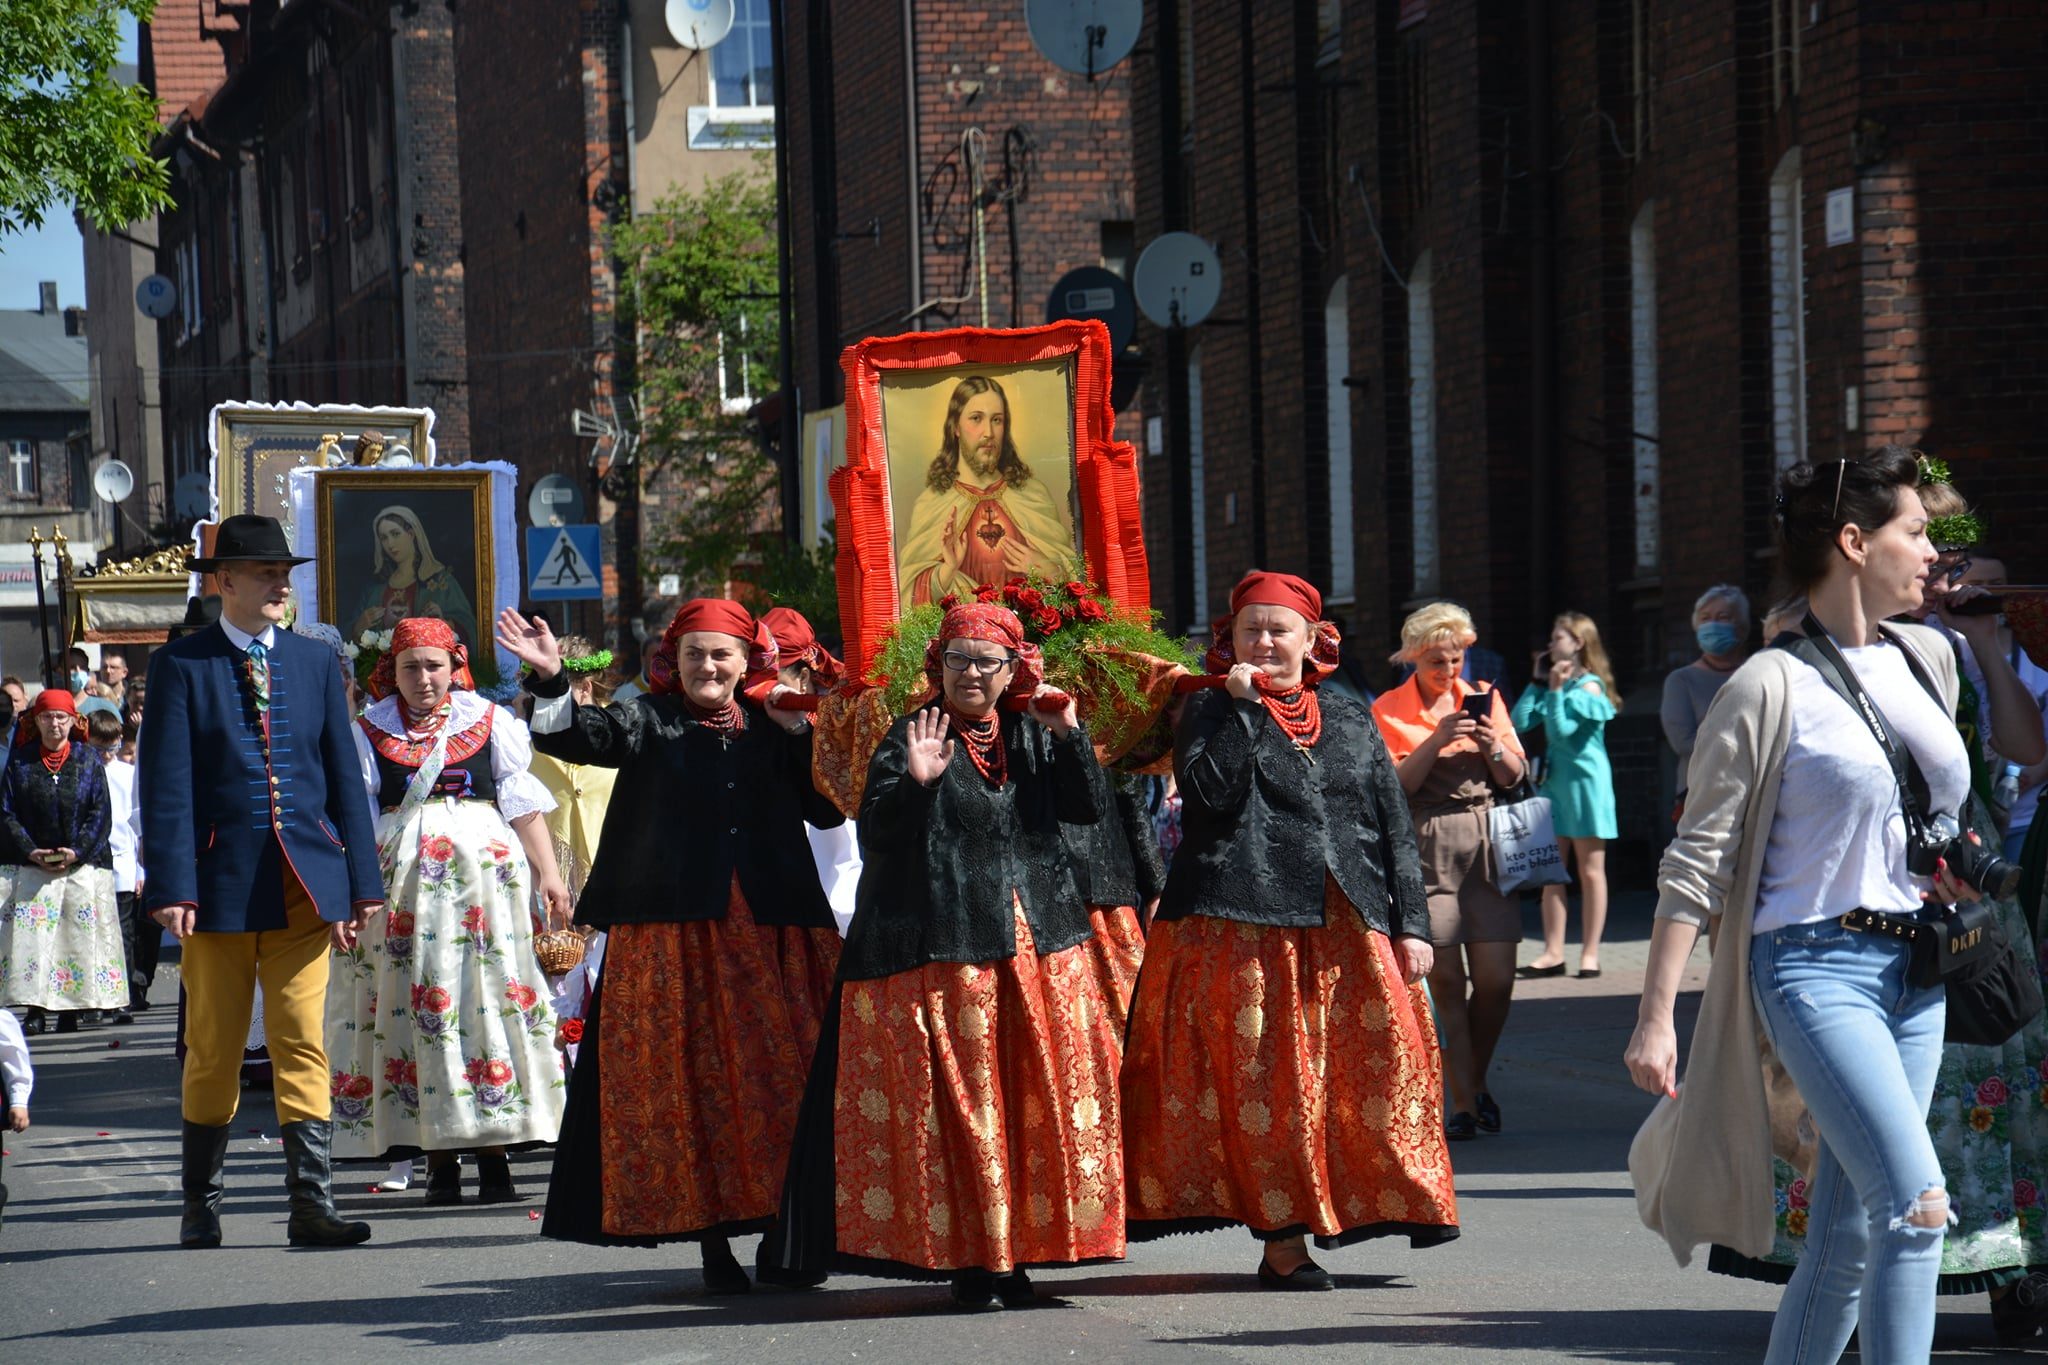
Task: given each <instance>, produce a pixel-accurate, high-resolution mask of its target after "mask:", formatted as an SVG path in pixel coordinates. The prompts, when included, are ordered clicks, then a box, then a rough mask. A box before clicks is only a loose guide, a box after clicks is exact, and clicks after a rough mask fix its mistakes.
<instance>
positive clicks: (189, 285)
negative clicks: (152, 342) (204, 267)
mask: <svg viewBox="0 0 2048 1365" xmlns="http://www.w3.org/2000/svg"><path fill="white" fill-rule="evenodd" d="M191 226H192V231H191V232H189V233H188V234H187V235H186V236H185V238H184V240H182V241H180V242H179V243H178V245H177V248H176V251H175V254H174V257H173V259H174V261H175V263H176V267H177V271H178V279H177V285H178V336H177V339H178V340H179V341H181V342H184V341H190V340H191V339H192V338H193V337H196V336H198V335H199V334H200V333H201V332H203V331H205V330H206V300H205V297H204V295H202V294H201V293H200V271H199V225H198V224H197V223H196V222H195V223H193V224H192V225H191Z"/></svg>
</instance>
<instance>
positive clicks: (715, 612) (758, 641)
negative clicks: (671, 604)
mask: <svg viewBox="0 0 2048 1365" xmlns="http://www.w3.org/2000/svg"><path fill="white" fill-rule="evenodd" d="M698 630H709V631H716V632H717V633H718V634H720V635H730V636H732V637H733V638H734V639H735V640H738V641H739V642H740V643H741V644H743V645H745V646H746V647H747V675H748V676H749V677H751V676H753V675H754V674H757V673H773V672H774V671H775V659H776V650H775V637H774V636H773V635H771V634H770V633H769V631H768V627H766V626H764V625H762V624H761V623H760V622H759V621H756V620H755V619H754V613H752V612H750V611H748V610H747V609H746V608H745V607H744V606H741V605H740V604H739V603H738V602H734V601H731V600H729V599H727V598H723V597H693V598H691V599H690V600H689V601H687V602H685V603H683V605H682V606H681V607H680V608H679V609H678V610H677V611H676V619H675V620H673V621H671V622H669V623H668V629H667V630H665V631H663V632H662V633H661V643H660V644H658V645H656V646H655V647H654V649H653V650H652V651H651V652H649V654H648V656H647V668H646V673H647V690H648V692H649V693H652V694H657V695H659V694H661V693H680V692H681V691H682V690H683V684H682V679H681V678H680V677H679V676H677V668H676V641H678V640H680V639H682V638H683V637H684V636H685V635H688V634H690V633H691V632H692V631H698Z"/></svg>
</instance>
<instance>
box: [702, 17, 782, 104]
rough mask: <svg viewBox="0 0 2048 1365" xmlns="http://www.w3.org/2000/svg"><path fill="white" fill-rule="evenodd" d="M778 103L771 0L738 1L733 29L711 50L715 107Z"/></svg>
mask: <svg viewBox="0 0 2048 1365" xmlns="http://www.w3.org/2000/svg"><path fill="white" fill-rule="evenodd" d="M774 104H775V46H774V44H773V43H772V42H771V41H769V29H768V0H738V3H736V4H735V5H734V6H733V21H732V32H730V33H728V34H726V35H725V38H724V40H723V41H722V42H720V43H719V44H718V46H716V47H714V48H712V49H711V105H712V107H713V108H714V109H768V108H772V107H773V106H774Z"/></svg>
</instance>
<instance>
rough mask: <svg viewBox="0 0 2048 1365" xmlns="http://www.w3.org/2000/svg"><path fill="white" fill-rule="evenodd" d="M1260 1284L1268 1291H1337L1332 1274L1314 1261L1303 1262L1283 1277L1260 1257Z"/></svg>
mask: <svg viewBox="0 0 2048 1365" xmlns="http://www.w3.org/2000/svg"><path fill="white" fill-rule="evenodd" d="M1259 1283H1260V1284H1262V1285H1264V1286H1265V1287H1266V1288H1268V1289H1335V1288H1336V1287H1337V1282H1336V1281H1335V1280H1333V1279H1331V1278H1330V1272H1329V1271H1327V1270H1325V1269H1323V1268H1322V1267H1321V1266H1319V1265H1317V1264H1316V1263H1315V1262H1314V1261H1303V1262H1302V1263H1301V1264H1300V1265H1298V1266H1296V1267H1294V1269H1293V1270H1291V1271H1289V1272H1288V1273H1287V1274H1285V1275H1282V1274H1281V1273H1280V1272H1279V1271H1277V1270H1275V1269H1273V1267H1272V1266H1271V1265H1270V1264H1269V1263H1268V1262H1267V1260H1266V1258H1265V1257H1264V1256H1261V1257H1259Z"/></svg>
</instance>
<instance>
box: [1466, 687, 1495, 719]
mask: <svg viewBox="0 0 2048 1365" xmlns="http://www.w3.org/2000/svg"><path fill="white" fill-rule="evenodd" d="M1465 714H1466V715H1468V716H1470V717H1472V719H1474V720H1485V719H1486V718H1487V717H1488V716H1490V715H1492V714H1493V692H1492V690H1491V689H1488V690H1487V691H1484V692H1474V693H1473V694H1472V695H1471V696H1469V697H1467V698H1465Z"/></svg>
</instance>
